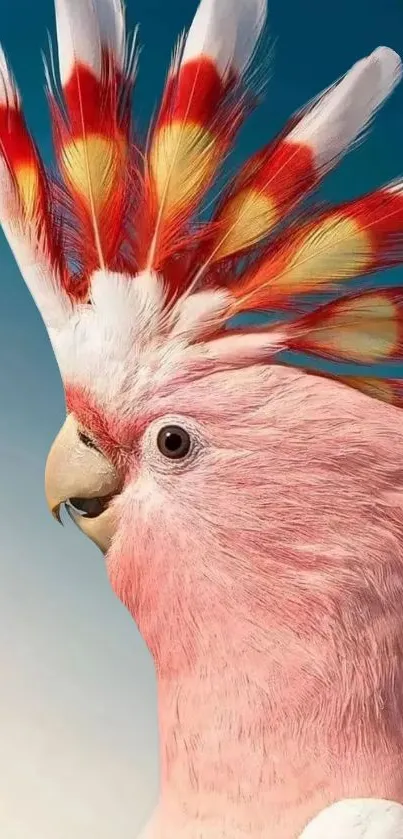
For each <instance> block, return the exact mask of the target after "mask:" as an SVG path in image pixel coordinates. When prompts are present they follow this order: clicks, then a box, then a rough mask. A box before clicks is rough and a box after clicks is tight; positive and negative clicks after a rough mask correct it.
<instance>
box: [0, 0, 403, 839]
mask: <svg viewBox="0 0 403 839" xmlns="http://www.w3.org/2000/svg"><path fill="white" fill-rule="evenodd" d="M127 5H128V17H129V23H130V26H134V25H135V24H137V23H140V38H141V41H142V44H143V46H144V50H143V53H142V56H141V65H140V79H139V83H138V87H137V92H136V99H135V102H136V116H137V119H138V121H139V123H140V125H143V126H144V125H145V124H146V121H147V118H148V117H149V115H150V113H151V111H152V110H153V108H154V106H155V103H156V101H157V97H158V95H159V92H160V91H161V86H162V84H163V80H164V76H165V72H166V69H167V65H168V61H169V59H170V54H171V49H172V47H173V44H174V41H175V38H176V36H177V35H178V34H179V32H180V31H181V30H182V28H183V27H184V26H186V25H188V24H189V23H190V20H191V18H192V15H193V13H194V11H195V9H196V0H171V2H170V3H169V4H168V3H166V2H165V0H127ZM0 9H1V29H0V33H1V40H2V43H3V46H4V48H5V50H6V53H7V55H8V57H9V59H10V61H11V64H12V66H13V68H14V71H15V74H16V76H17V79H18V83H19V85H20V88H21V90H22V93H23V97H24V100H25V110H26V115H27V117H28V121H29V124H30V127H31V129H32V130H33V132H34V134H35V137H36V139H37V141H38V143H39V145H40V147H41V149H42V151H43V153H44V156H45V158H46V159H48V158H49V155H50V132H49V124H48V116H47V107H46V101H45V95H44V90H43V88H44V78H43V71H42V63H41V50H42V49H43V48H45V49H46V45H47V40H46V32H47V30H48V29H49V30H50V32H51V34H52V36H53V32H54V17H53V4H52V0H37V2H35V3H34V2H33V1H32V0H0ZM269 28H270V34H271V38H272V41H275V52H274V60H273V63H272V73H273V75H272V79H271V82H270V84H269V87H268V90H267V94H266V101H265V104H264V105H263V106H262V107H261V109H260V111H259V112H258V113H257V114H256V115H254V117H253V118H252V119H251V121H250V123H249V125H248V126H247V128H246V129H245V131H244V132H243V134H242V139H241V143H240V146H239V156H240V157H244V156H245V155H246V154H247V153H248V152H251V151H253V150H255V149H256V148H257V147H258V146H259V145H261V144H262V143H263V142H265V141H267V140H268V139H269V138H270V137H271V136H272V135H273V134H274V133H275V132H276V131H277V130H278V129H279V128H280V127H281V126H282V124H283V122H284V120H285V119H286V117H287V116H288V115H290V114H291V113H292V112H293V111H294V110H295V109H296V108H298V107H300V106H301V105H302V104H303V103H304V102H305V101H306V100H307V99H309V98H310V97H311V96H313V95H314V94H315V93H317V92H318V91H319V90H321V89H322V88H324V87H326V86H327V85H328V84H330V83H331V82H332V81H333V80H334V79H336V78H337V77H338V76H340V75H341V74H342V73H343V72H345V71H346V70H347V69H348V68H349V67H350V66H351V64H353V63H354V61H356V60H357V59H358V58H361V57H362V56H363V55H366V54H368V53H369V52H370V51H371V50H372V49H374V48H375V47H376V46H379V45H381V44H385V45H388V46H391V47H393V48H395V49H396V50H397V51H398V52H400V53H402V51H403V3H402V1H401V0H382V2H380V0H338V3H337V4H332V3H328V2H323V1H322V2H319V0H310V2H308V3H307V2H305V3H301V2H300V0H289V2H287V0H272V2H271V9H270V19H269ZM402 174H403V85H402V87H401V89H400V90H399V91H398V92H397V93H395V94H394V96H393V98H392V100H391V101H390V102H389V103H388V104H387V105H386V107H385V108H384V109H383V111H382V112H381V114H380V115H379V116H378V119H377V121H376V125H375V127H374V129H373V131H372V132H371V134H370V136H369V138H368V140H367V142H366V144H365V145H364V146H362V147H361V148H360V149H358V150H357V151H354V153H353V154H351V156H350V157H349V158H348V159H347V160H345V162H344V163H343V165H342V166H341V167H340V168H339V170H338V172H337V174H336V175H333V176H332V177H331V178H329V179H328V181H327V184H326V187H325V189H324V190H323V194H324V195H325V196H326V197H327V198H332V199H341V198H345V197H350V196H354V195H357V194H358V193H359V192H362V191H366V190H368V189H369V188H371V187H375V186H377V185H380V184H381V183H383V182H385V181H387V180H389V179H391V178H394V177H396V176H397V175H402ZM0 283H1V289H2V297H1V300H2V305H1V307H0V458H1V466H2V476H1V477H2V479H1V480H0V525H1V530H2V538H1V549H0V669H1V690H0V836H1V839H55V838H56V839H73V837H74V839H89V837H97V839H111V837H113V838H114V839H115V837H116V839H134V837H135V836H136V832H137V830H138V828H139V827H140V826H141V824H142V822H143V821H144V820H145V818H146V817H147V815H148V814H149V812H150V811H151V808H152V806H153V803H154V801H155V798H156V791H157V730H156V708H155V685H154V675H153V668H152V664H151V661H150V660H149V657H148V654H147V652H146V650H145V648H144V645H143V643H142V641H141V639H140V638H139V635H138V633H137V630H136V628H135V627H134V625H133V624H132V622H131V620H130V619H129V617H128V616H127V614H126V612H125V611H124V609H123V608H122V607H121V606H120V604H119V603H118V602H117V601H116V600H115V598H114V596H113V595H112V593H111V592H110V590H109V586H108V582H107V579H106V576H105V572H104V567H103V562H102V559H101V557H100V555H99V554H98V552H97V551H96V549H95V548H94V547H93V546H91V545H90V544H89V543H87V542H86V541H85V540H84V538H83V537H81V536H80V534H79V533H78V532H76V531H75V529H73V528H72V527H66V528H65V529H64V530H61V529H59V528H58V527H57V526H56V524H55V523H54V522H53V520H52V519H51V517H50V516H49V514H48V512H47V510H46V506H45V501H44V494H43V470H44V463H45V459H46V454H47V451H48V448H49V444H50V442H51V440H52V438H53V437H54V435H55V434H56V432H57V430H58V428H59V425H60V423H61V422H62V420H63V398H62V389H61V385H60V381H59V377H58V371H57V367H56V363H55V361H54V359H53V356H52V353H51V350H50V347H49V343H48V340H47V337H46V334H45V331H44V329H43V326H42V323H41V320H40V317H39V315H38V313H37V312H36V309H35V307H34V304H33V302H32V300H31V298H30V296H29V294H28V292H27V290H26V289H25V287H24V284H23V282H22V280H21V279H20V277H19V275H18V272H17V269H16V267H15V265H14V262H13V259H12V257H11V255H10V253H9V252H8V249H7V246H6V244H5V242H4V239H3V236H1V240H0Z"/></svg>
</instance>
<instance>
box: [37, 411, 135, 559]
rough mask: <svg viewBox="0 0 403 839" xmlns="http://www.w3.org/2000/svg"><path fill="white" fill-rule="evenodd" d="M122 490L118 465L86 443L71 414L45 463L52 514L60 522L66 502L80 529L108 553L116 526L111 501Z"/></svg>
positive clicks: (46, 485) (48, 498)
mask: <svg viewBox="0 0 403 839" xmlns="http://www.w3.org/2000/svg"><path fill="white" fill-rule="evenodd" d="M120 489H121V480H120V478H119V475H118V473H117V471H116V469H115V467H114V466H113V465H112V464H111V463H110V461H109V460H108V459H107V458H106V457H105V456H104V455H103V454H101V453H100V452H99V451H97V450H96V449H93V448H88V447H87V446H86V445H84V443H83V442H82V441H81V440H80V437H79V434H78V424H77V421H76V419H75V418H74V416H73V415H71V414H70V415H69V416H68V417H67V419H66V422H65V423H64V425H63V426H62V428H61V431H60V432H59V434H58V435H57V437H56V440H55V442H54V443H53V446H52V448H51V450H50V452H49V456H48V460H47V463H46V470H45V493H46V499H47V503H48V506H49V509H50V511H51V513H52V515H53V516H54V517H55V518H56V519H57V520H58V521H61V518H60V508H61V506H62V505H63V504H66V506H67V510H68V512H69V515H70V517H71V518H72V519H73V521H74V522H75V523H76V524H77V526H78V527H79V528H80V530H82V531H83V533H85V534H86V535H87V536H88V537H89V538H90V539H92V541H93V542H95V544H96V545H98V547H99V548H100V549H101V551H102V552H103V553H106V552H107V550H108V548H109V546H110V544H111V541H112V538H113V535H114V532H115V529H116V521H115V517H114V514H113V509H112V506H111V501H112V500H113V498H114V496H115V495H117V494H118V493H119V491H120ZM91 499H92V501H91ZM75 502H76V503H75ZM79 502H81V503H79ZM89 502H91V503H89ZM77 507H78V508H79V510H80V508H81V507H85V508H88V510H89V513H88V514H86V513H83V514H81V513H80V511H79V510H77Z"/></svg>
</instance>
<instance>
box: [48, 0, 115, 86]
mask: <svg viewBox="0 0 403 839" xmlns="http://www.w3.org/2000/svg"><path fill="white" fill-rule="evenodd" d="M55 10H56V30H57V43H58V52H59V68H60V79H61V82H62V85H65V84H67V82H68V81H69V79H70V77H71V74H72V71H73V68H74V65H75V63H76V61H80V62H81V63H82V64H84V65H85V66H87V67H88V68H89V69H90V70H92V72H93V73H94V75H95V76H96V77H97V78H100V77H101V68H102V47H107V48H108V49H109V50H110V51H111V52H112V54H113V55H114V57H115V60H116V62H117V64H118V66H119V67H120V68H121V69H122V68H123V66H124V61H125V21H124V12H123V7H122V4H121V2H120V0H55Z"/></svg>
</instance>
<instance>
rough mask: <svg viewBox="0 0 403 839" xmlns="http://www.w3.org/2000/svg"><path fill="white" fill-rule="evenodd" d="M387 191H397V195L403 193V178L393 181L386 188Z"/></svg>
mask: <svg viewBox="0 0 403 839" xmlns="http://www.w3.org/2000/svg"><path fill="white" fill-rule="evenodd" d="M384 191H385V192H391V193H392V194H393V193H396V194H397V195H403V180H402V179H401V178H397V179H396V180H395V181H392V182H391V183H390V184H389V185H388V186H387V187H386V188H385V190H384Z"/></svg>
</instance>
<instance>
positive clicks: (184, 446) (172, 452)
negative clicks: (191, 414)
mask: <svg viewBox="0 0 403 839" xmlns="http://www.w3.org/2000/svg"><path fill="white" fill-rule="evenodd" d="M157 446H158V448H159V450H160V452H161V454H163V455H164V457H169V458H170V459H171V460H181V459H182V458H184V457H186V455H187V454H189V451H190V447H191V439H190V437H189V434H188V433H187V431H185V429H184V428H181V427H180V426H179V425H165V426H164V428H161V431H160V432H159V434H158V437H157Z"/></svg>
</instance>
